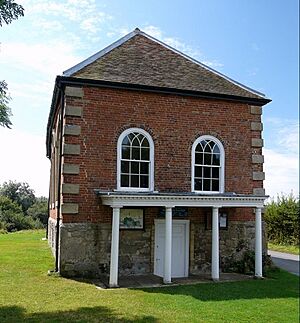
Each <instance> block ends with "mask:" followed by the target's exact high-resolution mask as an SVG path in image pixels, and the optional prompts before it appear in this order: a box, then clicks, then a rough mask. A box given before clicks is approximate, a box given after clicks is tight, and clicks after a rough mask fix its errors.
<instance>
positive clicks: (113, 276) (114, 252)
mask: <svg viewBox="0 0 300 323" xmlns="http://www.w3.org/2000/svg"><path fill="white" fill-rule="evenodd" d="M119 226H120V208H119V207H114V208H113V218H112V232H111V251H110V273H109V286H110V287H118V260H119Z"/></svg>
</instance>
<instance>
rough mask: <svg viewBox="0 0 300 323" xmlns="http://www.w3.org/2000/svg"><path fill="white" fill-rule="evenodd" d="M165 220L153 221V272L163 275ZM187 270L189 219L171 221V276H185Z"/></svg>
mask: <svg viewBox="0 0 300 323" xmlns="http://www.w3.org/2000/svg"><path fill="white" fill-rule="evenodd" d="M164 253H165V220H156V221H155V251H154V261H155V263H154V274H155V275H157V276H160V277H163V275H164ZM188 272H189V221H188V220H173V221H172V272H171V277H174V278H176V277H187V276H188Z"/></svg>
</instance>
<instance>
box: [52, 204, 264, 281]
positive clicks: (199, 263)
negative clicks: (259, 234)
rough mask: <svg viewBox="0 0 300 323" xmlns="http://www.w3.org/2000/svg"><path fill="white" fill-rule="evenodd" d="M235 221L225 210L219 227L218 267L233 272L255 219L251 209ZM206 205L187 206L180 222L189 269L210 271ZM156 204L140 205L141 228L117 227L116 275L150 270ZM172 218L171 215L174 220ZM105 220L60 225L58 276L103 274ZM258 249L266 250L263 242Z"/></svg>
mask: <svg viewBox="0 0 300 323" xmlns="http://www.w3.org/2000/svg"><path fill="white" fill-rule="evenodd" d="M246 210H247V212H248V217H245V216H244V217H243V216H242V215H243V213H239V212H240V211H238V214H240V215H241V219H238V218H237V216H236V214H237V211H236V210H229V211H228V225H227V228H225V229H220V267H221V268H220V269H221V271H228V270H235V268H236V267H235V265H234V264H235V263H238V262H242V261H243V258H244V256H245V254H247V253H249V252H251V251H254V246H255V221H254V216H253V218H251V217H250V218H249V214H251V212H252V213H253V210H252V209H251V210H249V209H245V211H246ZM208 212H209V209H208V210H207V209H200V208H197V209H189V210H188V213H187V215H186V217H185V218H184V219H185V220H188V221H189V223H190V225H189V231H190V232H189V273H190V274H199V273H207V272H210V270H211V228H210V226H209V223H207V218H209V215H208ZM157 218H160V219H163V218H164V217H163V216H161V210H160V209H159V208H146V209H145V221H144V222H145V225H144V229H143V230H120V243H119V275H132V274H149V273H153V271H154V261H155V260H154V253H155V251H154V248H155V219H157ZM177 219H178V218H174V219H173V221H176V220H177ZM111 229H112V228H111V223H60V234H59V270H60V273H61V274H62V275H64V276H92V277H97V276H100V275H103V274H109V268H110V267H109V266H110V247H111ZM55 238H56V220H54V219H51V218H50V219H49V225H48V240H49V245H50V246H51V248H52V251H53V253H54V254H55V252H54V251H55ZM263 246H264V247H263V251H264V252H265V251H266V243H265V240H264V243H263Z"/></svg>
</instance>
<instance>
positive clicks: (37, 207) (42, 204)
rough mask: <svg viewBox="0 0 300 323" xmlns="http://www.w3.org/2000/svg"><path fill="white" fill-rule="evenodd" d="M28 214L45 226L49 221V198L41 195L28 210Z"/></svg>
mask: <svg viewBox="0 0 300 323" xmlns="http://www.w3.org/2000/svg"><path fill="white" fill-rule="evenodd" d="M27 214H28V215H29V216H31V217H32V218H33V219H34V220H36V221H40V222H41V223H42V224H43V226H44V227H46V225H47V222H48V200H47V198H45V197H39V198H37V199H36V202H35V203H34V204H33V205H32V206H31V207H30V208H29V209H28V210H27Z"/></svg>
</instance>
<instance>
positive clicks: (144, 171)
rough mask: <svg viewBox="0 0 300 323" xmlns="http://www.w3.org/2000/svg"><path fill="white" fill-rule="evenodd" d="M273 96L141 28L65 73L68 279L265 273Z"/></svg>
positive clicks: (54, 189)
mask: <svg viewBox="0 0 300 323" xmlns="http://www.w3.org/2000/svg"><path fill="white" fill-rule="evenodd" d="M268 102H270V100H269V99H267V98H266V97H265V96H264V95H263V94H261V93H259V92H257V91H254V90H252V89H249V88H247V87H245V86H244V85H241V84H240V83H237V82H235V81H233V80H231V79H229V78H228V77H226V76H224V75H222V74H220V73H218V72H216V71H214V70H212V69H210V68H208V67H207V66H205V65H203V64H201V63H199V62H197V61H195V60H193V59H191V58H190V57H188V56H186V55H184V54H182V53H180V52H178V51H176V50H175V49H173V48H170V47H169V46H167V45H166V44H163V43H161V42H160V41H158V40H156V39H154V38H153V37H151V36H149V35H147V34H145V33H143V32H142V31H140V30H138V29H136V30H134V31H133V32H131V33H130V34H128V35H127V36H125V37H123V38H122V39H120V40H119V41H117V42H115V43H114V44H112V45H110V46H109V47H107V48H105V49H104V50H102V51H100V52H99V53H97V54H95V55H93V56H92V57H90V58H88V59H87V60H85V61H83V62H81V63H80V64H78V65H76V66H74V67H72V68H71V69H69V70H67V71H66V72H64V75H63V76H58V77H57V79H56V83H55V87H54V92H53V100H52V105H51V111H50V114H49V121H48V127H47V155H48V157H49V158H50V160H51V180H50V203H49V205H50V210H49V214H50V216H49V225H48V237H49V244H50V245H51V247H52V250H53V252H54V254H55V257H56V269H57V271H59V272H60V273H61V274H62V275H65V276H99V275H103V274H107V275H109V278H110V285H111V286H112V287H114V286H117V285H118V276H119V275H137V274H149V273H154V274H155V275H158V276H161V277H163V280H164V282H165V283H168V282H170V281H171V279H172V277H185V276H188V275H190V274H196V273H203V272H207V271H208V272H211V275H212V278H213V279H215V280H218V279H219V272H220V270H221V271H222V270H226V269H227V268H228V267H229V266H230V265H231V264H232V263H233V262H234V261H237V260H240V259H242V257H243V255H244V253H245V252H248V251H255V255H256V258H255V259H256V272H255V274H256V276H261V275H262V254H263V247H262V223H261V210H262V208H263V204H264V200H265V198H266V196H265V191H264V189H263V180H264V172H263V161H264V159H263V155H262V147H263V139H262V136H261V132H262V130H263V127H262V121H261V114H262V106H263V105H265V104H267V103H268Z"/></svg>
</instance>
